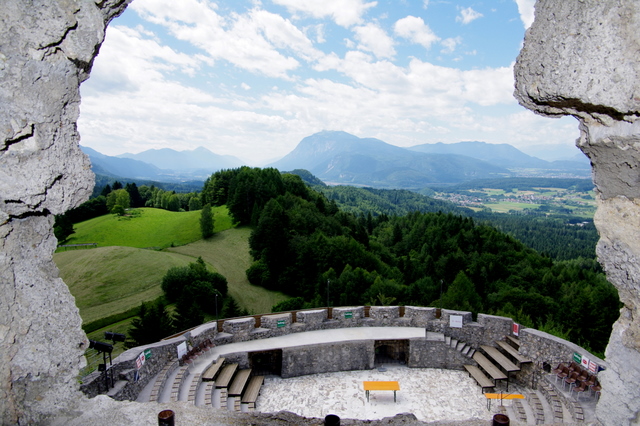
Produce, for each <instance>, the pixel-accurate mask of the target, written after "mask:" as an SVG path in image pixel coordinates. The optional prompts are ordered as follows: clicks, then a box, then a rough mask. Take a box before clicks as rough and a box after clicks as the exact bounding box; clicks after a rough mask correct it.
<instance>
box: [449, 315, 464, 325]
mask: <svg viewBox="0 0 640 426" xmlns="http://www.w3.org/2000/svg"><path fill="white" fill-rule="evenodd" d="M449 327H451V328H462V315H449Z"/></svg>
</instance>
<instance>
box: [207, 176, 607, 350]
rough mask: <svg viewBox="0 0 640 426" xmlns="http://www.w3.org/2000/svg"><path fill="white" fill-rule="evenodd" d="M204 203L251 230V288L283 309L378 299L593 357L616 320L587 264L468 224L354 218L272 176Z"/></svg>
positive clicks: (229, 188) (429, 217)
mask: <svg viewBox="0 0 640 426" xmlns="http://www.w3.org/2000/svg"><path fill="white" fill-rule="evenodd" d="M202 197H203V199H205V200H207V201H208V202H209V201H210V202H212V204H215V205H222V204H226V205H227V207H228V208H229V212H230V214H231V216H232V218H233V220H234V221H235V222H236V223H239V224H247V225H253V226H255V229H254V231H253V232H252V235H251V237H250V249H251V255H252V257H253V259H254V262H253V264H252V265H251V267H250V268H249V270H248V271H247V276H248V278H249V281H250V282H251V283H252V284H255V285H261V286H263V287H265V288H268V289H273V290H279V291H283V292H285V293H286V294H289V295H291V296H294V297H296V299H295V301H289V302H287V303H288V304H286V306H287V307H288V308H291V307H292V304H294V303H297V305H298V306H294V307H295V308H299V307H318V306H326V305H334V306H336V305H352V304H378V303H383V302H384V303H387V304H388V303H394V304H401V305H404V304H411V305H417V306H436V307H443V308H449V309H461V310H469V311H472V312H474V313H478V312H484V313H489V314H492V313H493V314H499V315H508V316H511V317H514V318H515V319H516V320H517V321H519V322H521V323H522V324H524V325H527V326H533V327H536V328H538V329H542V330H545V331H550V332H553V333H555V334H558V335H561V336H564V337H567V338H568V339H570V340H572V341H574V342H576V343H578V344H581V345H583V346H585V347H587V348H591V349H592V350H594V351H596V352H597V351H602V350H603V349H604V347H605V346H606V343H607V340H608V336H609V334H610V331H611V325H612V324H613V322H614V321H615V320H616V319H617V316H618V311H619V301H618V296H617V292H616V290H615V288H614V287H613V286H612V285H611V284H610V283H608V282H607V281H606V279H605V277H604V274H603V273H602V271H601V270H600V267H599V265H598V263H597V262H596V261H595V259H593V258H592V257H591V258H577V259H572V260H564V261H558V260H553V259H552V258H551V257H550V256H548V255H544V254H540V253H538V252H537V251H535V250H533V249H531V248H529V247H527V246H526V245H524V244H523V243H521V242H520V241H518V240H517V239H516V238H514V237H513V236H511V235H508V234H505V233H503V232H501V231H499V230H498V229H496V228H495V227H493V226H491V225H490V224H488V223H486V222H482V221H481V222H478V221H476V220H474V219H473V218H471V217H465V216H462V215H458V214H453V213H443V212H435V213H422V212H413V213H409V214H406V215H403V216H396V215H386V214H372V213H371V212H368V213H367V214H364V213H360V214H354V213H350V212H346V211H343V210H341V209H339V208H338V206H337V203H336V202H335V201H334V200H329V199H328V198H327V197H326V196H325V195H324V194H323V193H321V192H318V191H315V190H313V189H310V188H309V187H308V186H306V185H305V184H304V182H303V181H302V180H301V179H300V177H299V176H296V175H292V174H284V175H283V174H280V173H279V172H278V171H277V170H275V169H251V168H248V167H245V168H240V169H234V170H226V171H220V172H217V173H214V174H213V175H212V176H211V178H210V179H208V181H207V184H206V185H205V188H204V189H203V195H202ZM275 308H276V310H277V309H281V308H282V307H277V306H276V307H275Z"/></svg>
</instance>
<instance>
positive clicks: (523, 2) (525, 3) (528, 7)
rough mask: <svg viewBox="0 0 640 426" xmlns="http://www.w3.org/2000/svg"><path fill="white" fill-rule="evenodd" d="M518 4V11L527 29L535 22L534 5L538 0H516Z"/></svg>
mask: <svg viewBox="0 0 640 426" xmlns="http://www.w3.org/2000/svg"><path fill="white" fill-rule="evenodd" d="M515 2H516V4H517V5H518V12H519V13H520V19H521V20H522V23H523V24H524V29H525V30H526V29H527V28H529V27H530V26H531V24H533V18H534V5H535V3H536V0H515Z"/></svg>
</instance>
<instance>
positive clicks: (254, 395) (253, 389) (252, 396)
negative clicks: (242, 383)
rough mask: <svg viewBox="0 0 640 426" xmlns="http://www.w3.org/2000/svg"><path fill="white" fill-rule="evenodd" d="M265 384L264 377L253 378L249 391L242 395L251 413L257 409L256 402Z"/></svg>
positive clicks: (248, 387)
mask: <svg viewBox="0 0 640 426" xmlns="http://www.w3.org/2000/svg"><path fill="white" fill-rule="evenodd" d="M263 382H264V376H253V377H252V378H251V380H250V381H249V384H248V385H247V389H246V390H245V391H244V395H242V403H243V404H247V405H248V407H249V410H250V411H253V410H255V408H256V401H257V399H258V395H259V394H260V388H261V387H262V383H263Z"/></svg>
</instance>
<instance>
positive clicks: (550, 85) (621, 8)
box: [515, 0, 640, 425]
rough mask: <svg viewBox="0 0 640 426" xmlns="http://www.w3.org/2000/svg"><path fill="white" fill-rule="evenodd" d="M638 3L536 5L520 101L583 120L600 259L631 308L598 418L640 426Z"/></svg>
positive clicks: (618, 331) (603, 0)
mask: <svg viewBox="0 0 640 426" xmlns="http://www.w3.org/2000/svg"><path fill="white" fill-rule="evenodd" d="M638 28H640V2H638V1H635V0H581V1H579V2H578V1H557V0H538V2H537V3H536V17H535V22H534V23H533V25H532V26H531V28H530V29H529V30H528V31H527V35H526V37H525V43H524V47H523V49H522V51H521V53H520V56H519V57H518V61H517V63H516V67H515V76H516V93H515V96H516V98H517V99H518V100H519V102H520V103H521V104H522V105H524V106H525V107H527V108H529V109H531V110H533V111H535V112H537V113H539V114H542V115H548V116H559V115H573V116H574V117H576V118H577V119H578V120H579V122H580V137H579V139H578V140H577V145H578V146H579V147H580V149H582V151H583V152H584V153H585V154H586V155H587V156H588V157H589V158H590V160H591V163H592V165H593V172H594V175H593V176H594V182H595V185H596V190H597V199H598V210H597V213H596V216H595V224H596V226H597V228H598V231H599V232H600V241H599V243H598V247H597V254H598V259H599V260H600V263H602V265H603V266H604V268H605V271H606V273H607V277H608V279H609V281H610V282H611V283H613V284H614V285H615V286H616V287H617V289H618V292H619V294H620V300H621V301H622V303H623V304H624V306H623V308H622V310H621V315H620V318H619V319H618V321H617V322H616V323H615V325H614V329H613V334H612V335H611V338H610V340H609V346H608V347H607V350H606V359H607V362H608V363H609V365H610V369H609V370H607V371H605V372H603V373H600V376H601V379H602V380H601V381H602V384H603V392H602V397H601V399H600V402H599V403H598V406H597V416H598V418H599V420H600V421H602V422H603V423H604V424H611V425H623V424H637V423H638V422H640V387H639V386H638V383H640V309H639V305H640V263H639V260H640V167H639V166H640V62H639V61H638V58H639V57H640V33H639V32H638Z"/></svg>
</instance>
